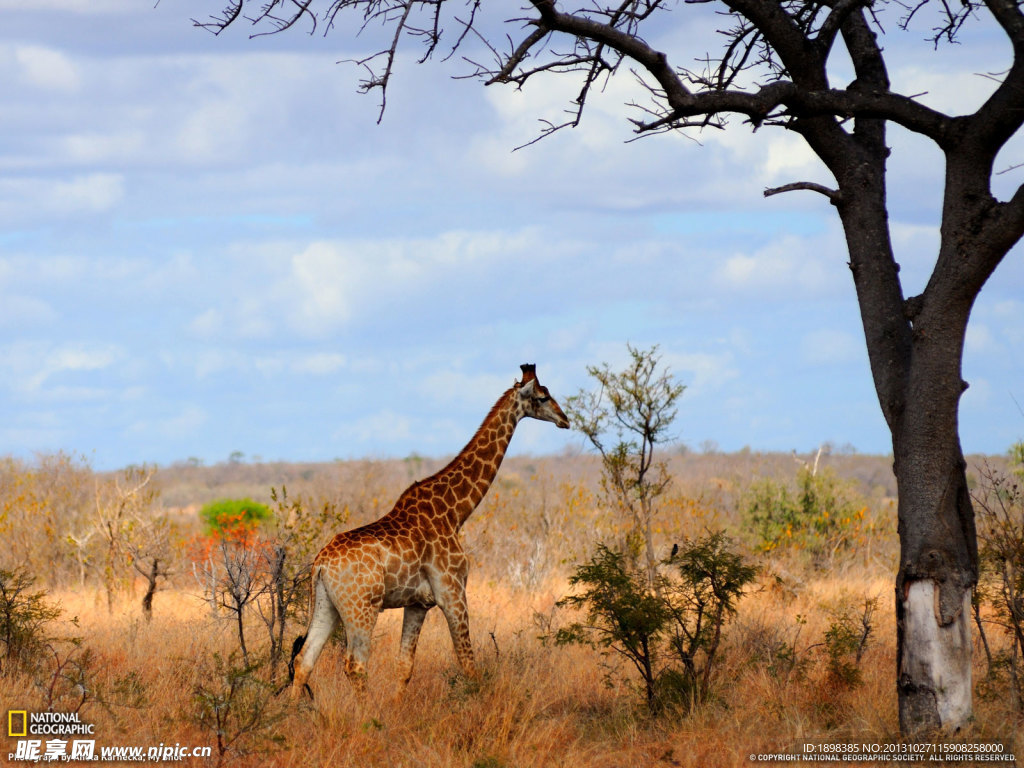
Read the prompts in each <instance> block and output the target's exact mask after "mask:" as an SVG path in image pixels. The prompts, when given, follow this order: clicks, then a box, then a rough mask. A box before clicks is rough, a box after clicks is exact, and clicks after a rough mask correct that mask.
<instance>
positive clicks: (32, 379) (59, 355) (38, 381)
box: [0, 342, 124, 399]
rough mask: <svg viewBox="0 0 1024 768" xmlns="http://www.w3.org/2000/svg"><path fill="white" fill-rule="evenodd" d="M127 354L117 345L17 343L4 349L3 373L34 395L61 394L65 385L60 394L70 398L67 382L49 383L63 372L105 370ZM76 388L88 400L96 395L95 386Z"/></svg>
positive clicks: (15, 386)
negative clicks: (47, 386) (59, 389)
mask: <svg viewBox="0 0 1024 768" xmlns="http://www.w3.org/2000/svg"><path fill="white" fill-rule="evenodd" d="M123 357H124V352H123V350H122V349H121V348H120V347H118V346H116V345H113V344H94V343H79V344H74V343H62V344H48V343H44V342H15V343H13V344H9V345H8V346H7V347H6V348H5V349H3V350H2V351H0V376H2V378H3V379H6V380H7V384H8V386H9V388H10V389H11V390H13V391H16V392H20V393H22V394H26V395H30V396H38V395H41V394H47V395H49V394H53V393H57V390H58V388H60V387H62V386H63V387H64V389H63V390H61V392H60V393H58V394H59V396H60V398H61V399H67V394H68V392H70V391H71V389H69V388H68V387H67V385H62V384H60V383H58V384H55V385H53V386H51V387H50V388H49V390H46V389H45V387H46V385H48V384H50V383H51V381H52V380H53V379H54V378H57V377H59V376H60V375H61V374H66V373H83V372H94V371H102V370H105V369H107V368H109V367H110V366H112V365H113V364H114V363H115V362H117V361H118V360H121V359H122V358H123ZM4 374H6V375H4ZM75 391H77V392H78V393H79V394H83V395H84V396H86V397H87V399H89V398H92V397H94V396H95V390H94V389H92V390H90V389H87V388H79V389H77V390H75Z"/></svg>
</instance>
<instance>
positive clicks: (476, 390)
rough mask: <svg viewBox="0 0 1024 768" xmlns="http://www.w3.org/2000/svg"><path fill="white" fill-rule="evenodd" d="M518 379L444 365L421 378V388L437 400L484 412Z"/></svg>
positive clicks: (466, 409) (467, 409)
mask: <svg viewBox="0 0 1024 768" xmlns="http://www.w3.org/2000/svg"><path fill="white" fill-rule="evenodd" d="M513 381H514V379H513V378H510V377H508V376H499V375H496V374H469V373H465V372H464V371H461V370H457V369H451V368H444V369H441V370H435V371H433V372H432V373H429V374H427V375H426V376H424V377H423V379H422V380H421V381H420V386H419V388H420V390H421V391H422V392H423V394H424V395H425V396H426V397H428V398H429V399H430V400H432V401H433V402H435V403H439V404H443V405H454V406H455V407H457V408H458V410H460V411H463V410H465V411H467V412H468V411H481V413H480V418H481V420H482V419H483V416H484V413H485V412H486V411H485V409H486V408H489V407H490V406H492V405H493V404H494V403H495V401H496V400H497V399H498V397H499V396H500V395H501V393H502V392H504V391H505V390H506V389H508V388H509V387H511V386H512V383H513Z"/></svg>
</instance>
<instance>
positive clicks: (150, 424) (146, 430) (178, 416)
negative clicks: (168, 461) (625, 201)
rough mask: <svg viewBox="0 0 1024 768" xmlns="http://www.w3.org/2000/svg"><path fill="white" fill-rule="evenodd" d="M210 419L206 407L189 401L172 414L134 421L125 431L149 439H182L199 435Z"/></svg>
mask: <svg viewBox="0 0 1024 768" xmlns="http://www.w3.org/2000/svg"><path fill="white" fill-rule="evenodd" d="M208 420H209V417H208V414H207V412H206V410H205V409H204V408H201V407H200V406H198V405H194V404H188V403H187V404H184V405H182V406H181V407H180V409H179V410H178V411H177V412H176V413H174V414H172V415H170V416H166V417H164V418H157V419H144V420H141V421H136V422H133V423H132V424H129V425H128V426H127V427H126V428H125V430H124V433H125V434H126V435H128V436H130V437H134V438H138V437H146V438H147V439H149V440H182V439H184V438H190V437H194V436H195V435H197V434H198V433H199V432H200V430H201V429H202V427H203V425H205V424H206V423H207V421H208Z"/></svg>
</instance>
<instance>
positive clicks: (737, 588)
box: [663, 531, 757, 704]
mask: <svg viewBox="0 0 1024 768" xmlns="http://www.w3.org/2000/svg"><path fill="white" fill-rule="evenodd" d="M732 547H733V544H732V542H731V541H730V540H729V538H728V537H727V536H726V535H725V534H724V533H722V532H721V531H717V532H714V533H708V534H707V535H706V536H703V537H701V538H699V539H697V540H696V541H694V542H692V543H688V544H687V545H685V546H683V547H681V548H678V549H676V551H675V553H674V554H673V555H672V556H671V557H669V559H668V560H666V561H665V564H666V565H668V566H670V567H671V568H672V569H673V570H674V572H675V573H673V574H672V576H670V577H669V578H666V579H665V580H664V584H665V586H664V588H663V593H664V595H665V602H666V605H667V606H668V612H669V616H670V618H671V624H670V633H669V643H670V645H671V648H672V650H673V651H674V653H675V655H676V657H677V658H678V660H679V661H680V662H681V663H682V666H683V683H684V684H685V691H686V692H688V693H689V698H690V702H691V704H692V703H695V702H701V701H704V700H705V699H706V698H707V695H708V692H709V690H710V685H711V675H712V670H713V668H714V663H715V660H716V658H717V657H718V648H719V645H720V643H721V641H722V629H723V627H724V626H725V624H726V622H727V621H728V620H729V619H730V618H732V617H733V616H734V615H735V614H736V602H737V600H738V599H739V597H740V595H742V594H743V591H744V590H745V589H746V588H747V587H748V586H749V585H750V584H751V583H752V582H753V581H754V579H755V578H757V568H756V566H753V565H749V564H747V562H746V561H745V560H744V558H743V556H742V555H740V554H739V553H737V552H735V551H734V550H733V548H732ZM675 574H678V578H676V576H675Z"/></svg>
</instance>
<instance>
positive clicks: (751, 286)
mask: <svg viewBox="0 0 1024 768" xmlns="http://www.w3.org/2000/svg"><path fill="white" fill-rule="evenodd" d="M823 250H824V253H822V251H823ZM833 250H834V254H835V259H834V261H835V262H836V263H828V261H827V260H828V256H829V249H828V248H827V246H826V244H825V243H822V242H821V240H820V238H804V239H801V238H798V237H793V236H783V237H781V238H779V239H778V240H776V241H775V242H773V243H771V244H770V245H768V246H765V247H764V248H761V249H760V250H758V251H755V252H754V253H752V254H749V255H748V254H743V253H738V254H735V255H733V256H731V257H729V258H727V259H726V260H725V262H724V263H723V264H722V266H721V267H719V269H718V270H717V272H716V274H715V280H716V282H718V284H719V285H720V286H722V287H725V288H731V289H738V290H743V291H751V290H753V291H758V292H763V293H764V294H765V298H769V299H771V298H779V299H782V298H789V297H791V296H793V295H794V294H797V293H798V294H799V295H800V296H801V297H803V298H807V297H808V296H815V295H821V294H824V293H826V292H828V291H831V290H833V289H835V288H836V287H837V285H838V282H839V276H841V274H842V271H841V270H840V269H839V266H840V263H841V262H840V259H841V258H842V259H843V260H845V256H846V252H845V250H842V249H841V246H836V247H835V248H834V249H833ZM816 251H817V252H816Z"/></svg>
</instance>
